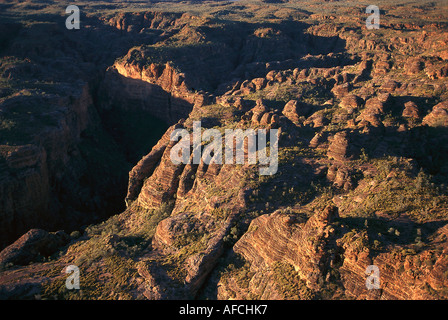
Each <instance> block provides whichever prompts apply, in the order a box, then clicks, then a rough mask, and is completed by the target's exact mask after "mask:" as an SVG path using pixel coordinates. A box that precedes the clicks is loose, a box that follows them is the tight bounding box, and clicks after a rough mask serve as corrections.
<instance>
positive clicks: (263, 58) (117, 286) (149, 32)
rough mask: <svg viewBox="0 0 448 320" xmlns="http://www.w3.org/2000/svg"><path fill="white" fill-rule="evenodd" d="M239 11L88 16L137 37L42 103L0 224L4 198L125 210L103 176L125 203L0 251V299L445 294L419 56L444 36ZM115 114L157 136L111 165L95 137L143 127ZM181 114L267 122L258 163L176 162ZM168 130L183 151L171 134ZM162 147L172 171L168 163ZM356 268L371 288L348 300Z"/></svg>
mask: <svg viewBox="0 0 448 320" xmlns="http://www.w3.org/2000/svg"><path fill="white" fill-rule="evenodd" d="M224 5H225V6H230V7H232V6H233V4H224ZM291 5H293V4H291ZM322 5H324V4H322ZM239 6H244V4H240V3H238V8H240V7H239ZM250 8H258V9H260V10H261V11H262V12H265V11H264V10H267V12H269V13H266V14H265V15H263V17H264V19H265V21H268V22H267V23H266V25H265V24H264V23H259V22H256V23H255V22H253V21H250V22H247V23H246V22H241V21H239V20H238V19H237V20H231V21H230V22H227V20H225V19H222V20H221V19H216V20H210V19H207V18H198V17H194V16H192V15H189V14H180V13H160V12H133V13H123V14H121V13H120V14H117V15H115V16H114V17H112V18H110V16H108V17H107V18H104V19H103V20H102V21H105V22H106V23H107V24H108V25H109V26H112V27H113V28H112V29H113V30H114V31H115V32H118V31H117V30H116V29H118V30H119V31H120V32H121V33H127V35H128V36H129V37H130V38H132V37H135V38H136V39H144V42H142V43H146V44H145V45H141V46H138V47H133V48H132V49H130V50H129V51H128V53H127V54H125V55H124V56H123V57H122V58H119V59H118V60H116V61H115V62H114V63H113V65H112V66H110V67H109V68H108V69H107V70H106V72H105V74H104V77H103V78H102V79H101V83H100V84H99V90H98V94H97V95H95V96H94V98H95V99H91V98H90V96H89V94H88V91H89V90H87V89H85V90H82V91H80V93H79V94H77V95H73V98H72V99H70V98H67V99H63V98H59V100H58V101H59V106H64V108H62V107H61V109H57V111H58V112H57V113H55V115H54V117H55V118H54V119H55V125H53V126H52V129H51V130H50V129H48V130H41V131H40V132H41V133H42V134H41V135H39V137H37V136H36V141H39V143H36V144H35V145H32V144H31V143H30V144H29V145H28V144H27V145H25V146H2V147H1V148H0V150H1V154H2V158H1V160H0V168H4V169H5V170H3V172H5V173H2V174H0V177H1V178H2V179H3V180H2V181H7V183H6V182H5V183H1V184H0V186H1V188H4V189H1V190H2V193H1V194H2V196H4V199H3V200H1V201H2V202H0V203H3V204H4V207H5V208H7V210H10V211H12V212H13V214H10V215H8V216H7V217H6V216H5V218H6V219H8V218H10V217H21V216H20V214H22V215H29V216H30V215H31V211H29V212H28V211H23V212H22V211H20V212H19V210H18V208H16V207H14V205H15V204H21V203H23V204H24V205H25V204H27V203H33V204H34V205H35V206H36V207H38V208H41V207H42V211H45V210H47V209H49V210H48V212H51V211H50V210H51V209H52V207H55V206H56V207H59V204H63V206H64V208H61V207H59V208H57V209H58V210H59V211H57V212H61V213H62V212H65V213H67V212H68V213H70V214H69V215H63V214H61V215H60V216H61V217H67V216H70V217H80V216H81V214H86V213H87V214H89V213H92V214H98V212H101V209H102V208H104V202H107V201H109V200H110V201H112V200H116V201H122V200H123V199H124V198H125V196H124V195H125V191H126V190H123V197H121V198H120V197H119V196H117V194H119V192H118V193H117V191H116V190H115V189H116V188H115V186H119V185H120V184H119V183H118V182H117V181H115V180H114V179H115V178H116V179H117V180H118V177H115V176H113V175H112V173H115V172H123V171H126V173H127V169H128V168H129V169H130V172H129V179H128V180H127V181H128V184H127V194H126V208H123V212H122V213H120V214H117V215H115V216H112V217H110V218H109V219H107V220H106V221H104V222H103V223H100V224H95V225H90V226H88V227H85V228H82V229H81V230H79V232H77V233H74V235H73V236H71V237H70V238H67V237H66V236H64V234H61V233H58V234H57V235H58V236H57V237H55V236H56V234H53V233H46V232H45V231H42V230H31V231H30V232H28V233H27V234H26V235H25V236H23V237H22V238H20V239H19V240H18V241H17V242H16V243H14V244H13V245H12V246H9V247H8V248H6V249H5V250H4V251H3V252H2V253H1V254H0V260H2V259H3V260H2V261H0V267H1V268H2V271H1V272H2V277H1V279H2V280H1V281H0V296H1V297H5V298H10V297H15V296H19V297H31V298H33V297H36V298H39V297H43V298H53V297H57V298H87V299H89V298H91V299H141V298H146V299H174V298H175V299H193V298H207V299H215V298H218V299H235V298H236V299H413V298H416V299H446V298H447V291H446V287H447V285H448V283H447V279H448V278H447V269H448V265H447V264H448V260H447V259H446V254H447V253H448V252H447V239H448V234H447V214H448V196H447V189H446V186H445V182H446V179H447V178H446V177H447V174H448V171H447V170H448V167H447V166H446V160H447V159H448V156H447V152H446V151H447V149H446V148H447V145H448V144H447V139H448V135H447V131H446V126H447V124H446V115H447V110H446V109H447V108H446V100H447V88H446V84H445V83H444V81H445V78H446V72H445V69H444V67H445V66H446V60H443V59H445V58H446V55H445V54H444V52H443V50H438V48H437V45H436V44H437V43H445V42H444V41H446V39H445V35H444V30H445V29H444V28H445V27H443V26H439V25H434V26H433V25H427V26H426V27H421V26H418V25H413V24H410V25H399V24H393V23H392V22H391V23H390V24H389V25H388V27H387V28H385V29H384V30H381V31H382V32H383V31H384V33H386V34H388V35H390V37H382V38H380V37H378V36H377V35H376V34H375V33H374V31H370V30H366V29H365V23H364V20H363V19H360V16H359V12H361V11H359V12H355V13H353V12H352V13H350V12H348V11H344V10H348V9H344V8H339V7H338V9H337V10H342V12H343V13H344V12H345V13H347V15H344V14H341V15H339V16H337V17H336V16H334V17H333V16H332V17H328V16H325V15H321V14H315V15H310V14H308V13H304V12H302V11H294V10H293V9H291V10H292V12H291V11H289V10H290V9H287V8H282V10H280V11H276V9H274V7H271V6H264V5H263V6H262V8H259V7H257V6H255V7H250ZM233 9H235V8H233ZM258 9H257V10H258ZM239 10H240V9H237V11H238V12H239ZM270 10H272V12H271V11H270ZM394 10H395V9H394ZM213 14H217V13H216V12H215V11H213ZM226 14H227V13H226V12H224V11H223V12H221V11H220V12H219V15H220V16H221V15H224V16H225V15H226ZM233 14H236V13H235V12H233ZM238 14H240V13H238ZM254 14H262V13H260V12H256V13H254ZM289 14H291V15H290V16H288V18H287V19H286V20H288V19H292V20H294V21H290V22H288V21H286V22H284V21H285V19H284V18H283V15H289ZM275 17H276V18H275ZM293 17H296V18H297V17H302V18H303V19H305V22H303V21H297V19H298V18H297V19H296V18H293ZM302 18H300V19H302ZM389 18H390V19H395V16H390V17H389ZM248 19H249V18H248ZM347 22H348V23H349V26H350V27H345V26H343V25H344V24H345V23H347ZM427 31H430V32H427ZM139 37H141V38H139ZM142 41H143V40H142ZM153 42H154V43H153ZM148 43H149V44H148ZM126 50H128V48H126ZM444 57H445V58H444ZM170 60H173V61H172V62H167V61H170ZM27 66H28V67H29V65H27ZM5 69H7V71H8V72H10V73H11V74H12V75H15V74H16V73H15V71H14V70H13V69H14V68H9V67H5ZM16 71H17V70H16ZM201 88H202V89H204V88H206V89H207V90H209V92H210V93H206V92H204V91H201V90H196V89H201ZM8 99H9V98H8ZM17 99H19V98H17ZM20 99H22V98H20ZM92 100H93V101H95V103H97V104H96V107H97V110H98V113H96V108H92V104H93V103H92ZM5 105H6V106H7V105H8V104H7V103H6V102H5ZM15 105H17V103H16V104H15ZM55 105H58V104H57V103H55ZM140 111H142V112H143V113H138V112H140ZM51 114H52V113H51ZM51 114H50V115H51ZM131 114H134V115H136V116H135V117H134V118H133V119H134V120H135V119H136V117H138V116H140V115H142V114H144V115H150V116H151V117H155V118H156V119H159V120H157V121H159V122H165V123H167V127H168V129H166V127H165V128H164V129H163V132H162V133H161V134H160V136H161V137H160V136H159V137H157V141H158V142H157V143H154V145H150V146H148V145H145V146H144V147H143V148H141V150H139V152H140V153H139V154H134V158H137V160H136V161H135V162H132V163H131V165H130V163H129V162H128V163H126V161H123V162H121V161H119V160H120V159H117V158H115V157H112V156H113V155H117V154H118V155H120V156H119V157H118V158H121V156H122V155H123V152H122V150H120V148H118V147H117V146H116V144H114V141H111V140H112V139H111V137H114V138H116V141H115V142H117V141H118V139H121V141H120V142H121V144H122V145H126V144H131V142H132V139H133V138H135V136H136V135H140V133H141V132H145V133H149V132H150V131H151V130H153V129H154V127H155V125H154V122H151V121H147V118H145V117H142V119H140V120H142V121H141V122H138V123H137V121H135V122H134V121H129V119H132V118H129V117H128V116H129V115H131ZM117 120H118V121H117ZM199 120H200V121H201V124H202V126H203V127H202V129H214V130H215V131H214V132H215V133H216V132H218V133H220V134H223V133H224V132H226V130H228V129H230V130H234V129H241V130H246V129H251V130H257V129H265V130H267V132H274V131H273V129H278V135H277V137H278V139H279V144H278V147H279V149H278V168H277V169H278V170H277V171H276V172H275V174H274V175H272V176H264V175H262V174H260V171H259V169H260V166H261V165H260V163H257V164H249V163H247V161H246V163H244V164H235V163H224V164H221V163H211V164H209V165H207V164H206V163H204V161H203V160H202V161H200V162H199V163H193V162H192V161H191V160H192V150H193V147H194V146H193V143H192V142H193V132H194V128H193V123H194V121H199ZM123 123H124V124H123ZM142 123H143V126H145V125H146V126H147V127H149V128H147V129H148V130H147V131H140V130H138V129H139V128H138V127H140V126H142ZM2 125H3V126H4V127H6V126H7V125H10V123H8V122H5V123H3V124H2ZM124 125H126V126H127V131H126V130H124V131H120V130H123V128H124ZM165 129H166V130H165ZM176 129H183V130H184V133H185V135H186V136H188V137H189V138H190V139H189V140H187V139H185V140H175V141H174V140H172V139H171V134H172V132H173V131H174V130H176ZM5 132H6V130H5ZM201 132H202V131H201ZM123 133H124V134H123ZM38 138H39V139H38ZM128 138H129V139H128ZM146 138H147V136H146V135H143V139H146ZM272 143H273V141H270V143H269V144H268V145H269V146H268V147H266V148H265V149H264V151H267V150H268V149H269V152H271V151H273V149H272V147H273V145H272ZM205 148H206V143H205V141H204V142H203V143H201V146H200V150H201V151H205ZM180 149H181V150H183V151H185V152H187V151H188V152H189V155H188V158H189V159H190V162H189V163H177V162H174V161H173V159H172V154H171V152H172V151H173V150H180ZM233 151H234V150H233ZM243 153H244V155H245V159H246V160H247V156H248V148H247V146H243ZM141 155H143V156H142V157H141ZM210 155H211V156H212V157H215V156H216V157H218V156H219V154H218V153H215V152H213V154H210ZM122 160H123V159H122ZM128 160H129V158H128ZM138 160H139V161H138ZM92 162H93V163H92ZM128 165H130V166H129V167H127V166H128ZM428 173H431V174H433V175H434V176H430V175H429V174H428ZM21 177H22V178H21ZM80 177H81V178H80ZM99 180H100V181H99ZM124 185H125V183H124V184H123V186H124ZM30 186H31V187H30ZM24 189H29V190H30V192H28V193H27V194H26V195H23V196H22V195H21V196H20V197H18V196H17V192H20V191H21V190H24ZM48 190H49V191H48ZM47 191H48V192H49V193H50V194H52V193H53V192H54V193H58V195H60V202H59V201H58V203H57V204H56V205H55V204H54V203H53V198H50V199H49V198H47V197H46V196H45V195H46V194H47V193H48V192H47ZM104 194H108V195H109V197H103V196H104ZM15 197H17V198H15ZM19 198H20V199H19ZM117 199H118V200H117ZM61 206H62V205H61ZM14 210H15V211H14ZM41 216H43V215H41ZM52 217H54V216H52ZM30 219H31V217H30ZM5 221H7V223H8V226H12V225H18V224H17V223H16V222H15V221H13V220H5ZM79 221H83V220H82V219H81V218H80V219H79ZM61 235H62V240H63V241H59V240H61V239H59V238H58V237H59V236H61ZM63 245H66V246H65V247H63V249H61V248H59V249H58V248H56V247H59V246H63ZM47 249H48V250H47ZM58 250H59V251H58ZM24 257H25V258H24ZM2 262H4V263H2ZM29 262H36V263H34V264H32V265H27V263H29ZM69 264H75V265H77V266H79V267H80V269H81V272H82V274H83V275H84V276H83V277H82V278H81V286H82V288H83V290H82V292H73V291H72V292H69V291H67V290H65V286H64V280H65V277H66V275H65V274H64V273H61V270H63V267H65V266H66V265H69ZM371 265H375V266H377V267H378V269H379V272H380V278H379V280H380V289H373V290H369V289H368V288H367V287H366V280H367V278H368V275H367V274H366V269H367V267H368V266H371ZM34 294H36V296H34Z"/></svg>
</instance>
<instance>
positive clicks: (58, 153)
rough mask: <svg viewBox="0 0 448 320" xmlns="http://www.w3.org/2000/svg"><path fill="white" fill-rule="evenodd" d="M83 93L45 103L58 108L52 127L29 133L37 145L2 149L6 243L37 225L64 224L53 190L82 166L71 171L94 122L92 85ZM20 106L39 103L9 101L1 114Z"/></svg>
mask: <svg viewBox="0 0 448 320" xmlns="http://www.w3.org/2000/svg"><path fill="white" fill-rule="evenodd" d="M78 94H79V95H78V96H75V97H73V99H72V100H69V99H67V100H64V99H60V100H56V99H50V100H49V101H46V103H51V104H53V106H54V107H55V109H54V110H53V111H52V112H51V113H48V115H47V117H48V121H49V125H48V126H47V127H46V128H39V129H38V131H37V132H36V131H35V132H30V133H29V135H30V136H31V139H32V140H31V142H32V143H33V144H29V145H22V146H21V145H18V146H2V153H1V156H2V157H1V160H2V168H1V169H2V171H1V172H2V181H1V185H2V192H1V193H0V194H1V201H0V203H1V204H2V205H1V210H0V212H1V214H2V221H4V222H5V223H4V224H2V232H1V243H2V244H5V243H7V242H8V241H11V239H13V238H14V237H17V236H18V235H20V234H23V233H24V232H26V231H27V230H28V229H29V227H30V226H32V225H34V226H42V227H43V226H44V225H46V224H47V225H48V226H50V225H53V226H54V225H58V224H59V225H63V219H64V218H63V217H61V216H59V214H60V213H59V212H60V209H58V203H57V202H58V200H56V199H57V197H58V196H57V194H56V192H57V191H56V190H55V189H54V187H55V185H57V184H58V183H61V182H62V181H63V180H64V176H69V175H71V174H69V173H68V171H71V172H72V174H73V173H76V170H77V168H70V169H67V167H68V166H70V163H74V162H76V160H74V159H73V154H74V153H76V152H79V151H78V146H77V145H78V144H79V143H80V140H81V133H82V132H83V131H84V130H85V129H86V128H87V126H88V123H89V111H88V109H89V108H92V99H91V97H90V94H89V90H88V86H87V85H86V86H84V87H83V88H82V89H81V90H80V91H79V93H78ZM20 101H22V102H20ZM17 103H35V102H34V101H33V100H32V98H26V97H20V96H19V97H17V98H12V99H10V100H6V101H4V102H3V104H2V110H3V111H4V112H8V109H9V106H11V107H12V106H14V105H16V104H17ZM24 130H26V129H24ZM23 134H24V135H25V134H26V133H25V132H23ZM78 175H79V174H78ZM65 218H67V219H68V220H69V219H70V218H69V217H65ZM50 221H52V222H50Z"/></svg>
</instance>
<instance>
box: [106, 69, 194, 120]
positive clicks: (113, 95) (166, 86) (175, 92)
mask: <svg viewBox="0 0 448 320" xmlns="http://www.w3.org/2000/svg"><path fill="white" fill-rule="evenodd" d="M101 94H102V107H103V108H105V109H108V108H111V107H112V106H119V108H123V109H125V110H144V111H147V112H149V113H150V114H151V115H153V116H154V117H157V118H159V119H162V120H164V121H165V122H167V123H170V124H172V123H175V122H177V121H178V120H179V119H181V118H187V117H188V115H189V113H190V112H191V110H192V108H193V105H194V104H197V103H202V102H203V100H201V98H202V97H201V96H200V95H198V94H195V93H193V92H191V91H190V90H189V88H188V87H187V85H186V83H185V79H184V75H182V74H179V73H178V72H176V71H175V70H174V69H173V67H172V66H171V65H169V64H166V65H158V64H151V65H150V66H149V67H148V68H140V67H139V66H138V65H135V64H133V63H132V62H131V63H127V62H124V61H123V62H116V63H115V64H114V65H113V66H112V67H110V68H108V70H107V72H106V76H105V79H104V82H103V83H102V89H101Z"/></svg>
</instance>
